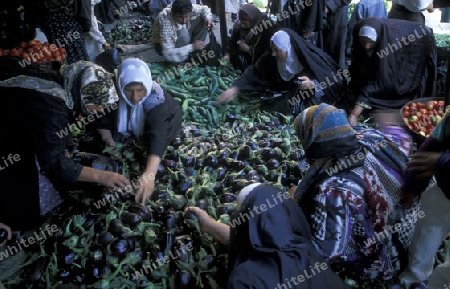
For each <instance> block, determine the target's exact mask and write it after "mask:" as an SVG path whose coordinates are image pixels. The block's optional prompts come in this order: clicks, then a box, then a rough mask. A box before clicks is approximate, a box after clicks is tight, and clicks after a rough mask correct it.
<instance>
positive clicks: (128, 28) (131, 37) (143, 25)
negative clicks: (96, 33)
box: [104, 18, 153, 46]
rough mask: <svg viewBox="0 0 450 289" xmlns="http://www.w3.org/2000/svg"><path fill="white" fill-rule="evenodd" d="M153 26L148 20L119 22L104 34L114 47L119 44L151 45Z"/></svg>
mask: <svg viewBox="0 0 450 289" xmlns="http://www.w3.org/2000/svg"><path fill="white" fill-rule="evenodd" d="M152 30H153V24H152V22H151V21H150V20H147V19H144V18H142V19H138V20H119V21H118V23H117V24H116V25H114V27H113V28H111V30H109V31H106V32H104V36H105V39H106V41H107V42H108V43H109V44H111V45H112V46H116V45H117V44H127V45H136V44H144V43H150V42H151V39H152V36H151V35H152Z"/></svg>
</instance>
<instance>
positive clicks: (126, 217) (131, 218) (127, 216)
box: [120, 211, 142, 228]
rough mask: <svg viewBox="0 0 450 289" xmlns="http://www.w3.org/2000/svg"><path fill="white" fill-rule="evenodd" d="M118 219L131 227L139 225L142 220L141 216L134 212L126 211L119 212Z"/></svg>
mask: <svg viewBox="0 0 450 289" xmlns="http://www.w3.org/2000/svg"><path fill="white" fill-rule="evenodd" d="M120 219H121V220H122V222H123V223H124V224H125V225H127V226H129V227H131V228H134V227H136V226H137V225H139V224H140V223H141V222H142V217H141V216H140V215H138V214H134V213H130V212H127V211H123V212H122V213H121V214H120Z"/></svg>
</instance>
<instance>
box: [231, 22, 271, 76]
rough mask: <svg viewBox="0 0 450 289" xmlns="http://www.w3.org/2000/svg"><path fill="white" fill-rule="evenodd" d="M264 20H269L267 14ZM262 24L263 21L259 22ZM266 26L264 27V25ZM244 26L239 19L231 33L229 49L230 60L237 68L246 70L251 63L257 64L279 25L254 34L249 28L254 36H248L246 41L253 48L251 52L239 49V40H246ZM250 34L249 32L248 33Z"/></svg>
mask: <svg viewBox="0 0 450 289" xmlns="http://www.w3.org/2000/svg"><path fill="white" fill-rule="evenodd" d="M262 21H268V18H267V16H265V15H264V16H263V17H262ZM259 25H261V22H260V23H258V24H257V26H259ZM262 28H264V27H262ZM242 30H243V28H242V27H241V24H240V22H239V21H238V22H237V23H236V24H235V25H234V27H233V32H232V33H231V39H230V42H229V51H230V62H231V64H232V65H233V66H234V67H235V68H236V69H240V70H241V71H244V70H245V69H246V68H247V67H248V66H249V65H252V64H255V63H256V61H257V60H258V59H259V58H260V57H261V56H262V55H263V54H264V52H265V51H266V49H267V47H269V46H270V38H271V37H272V35H273V34H274V33H275V32H276V31H277V26H276V25H273V26H267V29H262V32H260V33H257V34H253V33H252V31H251V29H248V30H249V31H248V33H251V35H252V36H250V35H249V36H248V38H249V39H248V41H246V43H247V44H248V45H249V46H251V47H252V48H251V50H250V51H249V52H243V51H241V50H240V49H239V45H238V44H237V42H238V41H239V40H245V38H244V39H242V37H241V32H242ZM247 35H248V34H247Z"/></svg>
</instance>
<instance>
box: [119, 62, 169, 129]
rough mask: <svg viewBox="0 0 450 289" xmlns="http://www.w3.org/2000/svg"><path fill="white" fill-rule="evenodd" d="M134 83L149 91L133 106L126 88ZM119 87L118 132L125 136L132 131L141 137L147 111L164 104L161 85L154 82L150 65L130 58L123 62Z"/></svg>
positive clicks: (120, 69) (120, 68)
mask: <svg viewBox="0 0 450 289" xmlns="http://www.w3.org/2000/svg"><path fill="white" fill-rule="evenodd" d="M133 82H137V83H142V85H143V86H144V87H145V88H146V90H147V95H146V96H145V97H144V98H143V99H142V100H141V101H140V102H139V103H138V104H132V103H131V102H130V101H129V100H128V98H127V97H126V95H125V93H124V89H125V87H126V86H127V85H128V84H130V83H133ZM117 86H118V89H119V91H120V94H121V98H120V101H119V119H118V122H119V123H118V131H119V132H120V133H122V134H125V135H127V134H129V132H130V131H131V132H133V133H134V135H135V136H140V135H142V134H143V132H144V123H145V111H149V110H151V109H152V108H154V107H155V106H157V105H159V104H161V103H163V102H164V100H165V98H164V93H162V90H161V89H160V87H159V85H157V84H156V83H154V82H153V81H152V74H151V72H150V69H149V68H148V65H147V64H146V63H145V62H144V61H142V60H140V59H138V58H128V59H126V60H125V61H123V62H122V64H121V65H120V67H119V72H118V79H117ZM153 88H155V89H153Z"/></svg>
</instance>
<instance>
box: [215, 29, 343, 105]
mask: <svg viewBox="0 0 450 289" xmlns="http://www.w3.org/2000/svg"><path fill="white" fill-rule="evenodd" d="M344 76H345V72H343V71H342V70H341V69H339V67H338V65H337V64H336V62H334V60H333V59H331V57H330V56H328V55H327V54H325V53H324V52H322V51H321V50H320V49H318V48H317V47H315V46H314V45H312V44H310V43H309V42H307V41H306V40H304V39H303V38H302V37H300V36H299V35H298V34H297V33H295V32H294V31H292V30H290V29H282V30H280V31H278V32H276V33H275V34H274V35H273V36H272V38H271V44H270V50H267V51H266V52H265V53H264V55H263V56H262V57H261V58H260V59H259V60H258V62H257V63H256V64H255V65H252V66H249V67H248V68H247V69H246V70H245V71H244V73H243V74H242V75H241V76H240V77H239V78H238V79H237V81H236V82H235V83H234V85H233V86H232V87H231V88H230V89H228V90H226V91H225V92H223V93H222V94H221V95H220V96H219V98H218V101H219V102H221V103H228V102H229V101H231V100H232V99H234V98H235V97H236V96H237V93H238V92H239V91H240V90H246V91H265V90H270V91H276V92H280V91H296V89H297V87H298V89H299V92H298V94H297V95H295V93H291V95H292V96H291V98H290V99H288V100H286V99H282V101H283V103H281V106H282V109H283V110H288V111H291V112H293V113H294V114H295V113H298V112H299V111H300V109H299V107H301V106H304V107H307V106H309V105H304V104H305V103H308V104H311V103H312V104H318V103H321V102H325V103H329V104H335V103H336V102H337V101H338V100H339V99H340V97H341V95H342V93H343V91H344V88H345V86H346V80H345V77H344ZM297 81H300V82H301V83H300V84H298V82H297ZM288 97H289V96H288Z"/></svg>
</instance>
